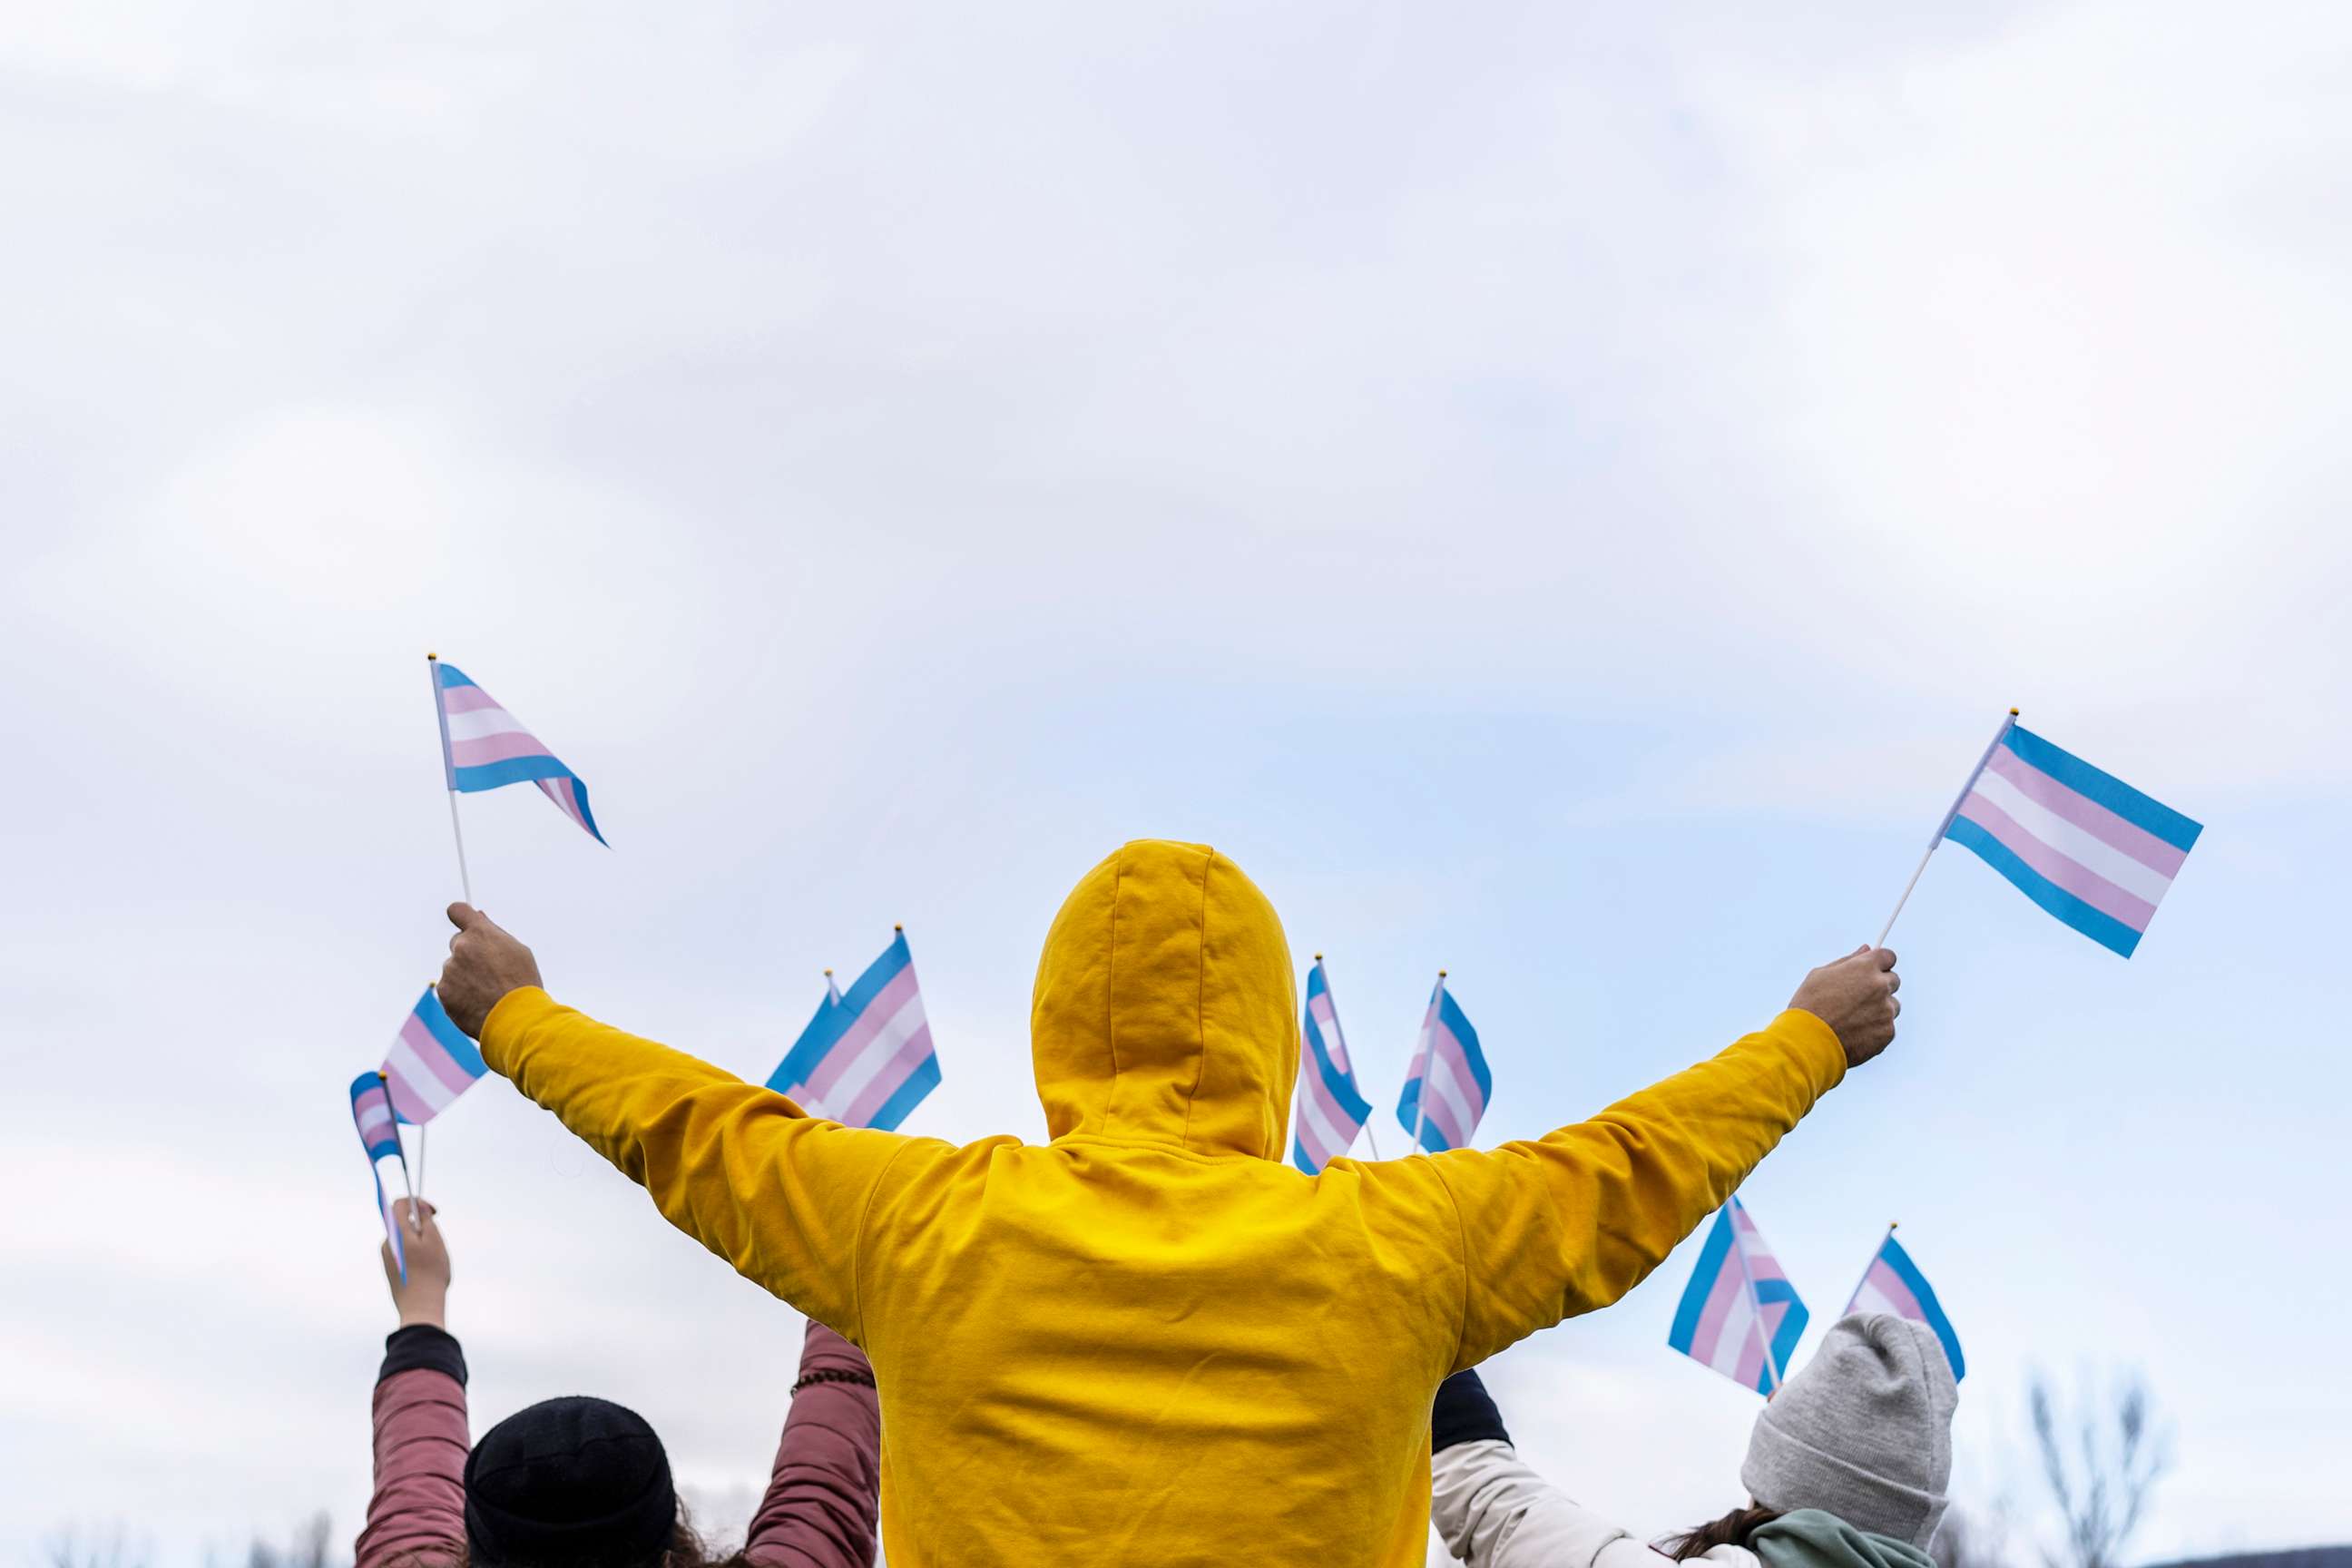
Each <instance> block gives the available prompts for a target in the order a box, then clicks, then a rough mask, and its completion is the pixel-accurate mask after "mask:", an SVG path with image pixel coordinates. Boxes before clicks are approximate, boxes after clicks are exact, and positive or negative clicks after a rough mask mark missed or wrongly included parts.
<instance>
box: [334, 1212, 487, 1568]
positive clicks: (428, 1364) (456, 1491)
mask: <svg viewBox="0 0 2352 1568" xmlns="http://www.w3.org/2000/svg"><path fill="white" fill-rule="evenodd" d="M392 1207H393V1223H394V1224H395V1225H398V1226H402V1227H403V1229H404V1231H405V1232H406V1235H405V1236H404V1237H403V1240H404V1242H405V1244H406V1247H407V1255H408V1277H407V1279H402V1278H401V1274H400V1266H399V1264H398V1263H396V1262H395V1261H394V1258H393V1256H392V1244H391V1243H390V1242H388V1241H386V1242H379V1243H378V1244H377V1247H378V1250H379V1251H380V1252H381V1253H382V1254H383V1279H384V1283H385V1284H386V1285H388V1286H390V1287H391V1289H392V1303H393V1306H394V1309H395V1310H397V1311H398V1312H399V1314H400V1327H399V1328H398V1329H396V1330H394V1331H393V1334H392V1336H391V1337H390V1338H389V1339H387V1340H385V1341H384V1342H383V1370H382V1371H380V1372H379V1373H377V1374H376V1381H375V1491H374V1494H373V1496H371V1497H370V1498H369V1499H368V1510H367V1524H366V1526H365V1527H364V1528H363V1529H362V1530H361V1531H360V1536H359V1540H358V1541H357V1542H354V1543H353V1544H352V1557H353V1568H387V1565H390V1564H419V1565H422V1568H437V1565H439V1564H444V1563H461V1562H463V1561H464V1560H465V1556H466V1480H465V1478H466V1450H467V1447H469V1446H470V1445H469V1439H468V1438H467V1434H466V1356H465V1352H463V1351H461V1350H459V1349H458V1347H457V1341H456V1340H455V1339H452V1338H451V1337H450V1335H449V1331H448V1328H447V1325H446V1314H447V1310H448V1299H449V1249H448V1248H447V1247H446V1246H444V1245H443V1243H442V1240H441V1226H440V1225H439V1223H438V1222H437V1221H436V1219H435V1218H434V1213H433V1205H431V1204H425V1205H422V1212H421V1213H418V1214H413V1213H412V1208H411V1205H410V1202H409V1200H408V1199H406V1198H402V1199H399V1200H397V1201H396V1202H395V1203H394V1205H392Z"/></svg>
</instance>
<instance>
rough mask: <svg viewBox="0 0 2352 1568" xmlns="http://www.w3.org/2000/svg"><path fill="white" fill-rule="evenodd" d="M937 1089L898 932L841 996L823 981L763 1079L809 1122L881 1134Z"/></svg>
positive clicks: (911, 970)
mask: <svg viewBox="0 0 2352 1568" xmlns="http://www.w3.org/2000/svg"><path fill="white" fill-rule="evenodd" d="M939 1084H940V1058H939V1053H938V1052H937V1051H935V1050H934V1049H932V1048H931V1026H930V1023H929V1020H928V1019H926V1018H925V1017H924V1016H923V994H922V991H921V990H920V988H919V987H918V986H917V984H916V983H915V959H914V954H913V953H912V952H910V951H909V950H908V946H907V933H906V932H905V931H900V932H899V933H898V935H897V936H896V937H894V938H892V939H891V942H890V945H889V946H888V947H887V948H885V949H884V950H883V952H882V956H881V957H879V958H877V959H876V960H875V961H874V962H873V963H871V964H869V965H867V966H866V973H863V974H861V975H859V976H858V977H857V982H856V984H854V985H852V986H850V988H849V989H848V991H847V992H845V993H842V994H835V991H834V988H833V981H832V977H831V976H830V975H828V976H827V977H826V980H825V999H824V1001H823V1002H821V1003H819V1004H818V1005H817V1010H816V1016H814V1017H813V1018H811V1019H810V1020H809V1022H808V1027H806V1028H805V1029H803V1030H802V1031H801V1037H800V1038H799V1039H798V1040H795V1041H794V1042H793V1048H792V1049H791V1050H790V1051H787V1052H786V1053H785V1054H784V1059H783V1060H782V1062H781V1063H779V1064H778V1065H777V1067H776V1070H775V1071H774V1072H772V1073H770V1074H769V1075H768V1087H769V1088H770V1089H774V1090H776V1091H777V1092H778V1093H780V1094H783V1095H786V1096H788V1097H790V1098H791V1099H792V1100H794V1101H796V1102H797V1103H798V1104H799V1105H800V1108H801V1109H802V1110H805V1111H807V1112H808V1113H809V1114H810V1115H812V1116H821V1117H823V1118H824V1119H825V1120H826V1121H838V1122H840V1123H841V1124H842V1125H843V1126H845V1127H878V1128H880V1129H882V1130H883V1131H894V1130H896V1129H897V1127H898V1123H899V1122H901V1121H905V1120H906V1119H907V1113H908V1111H910V1110H914V1109H915V1107H916V1106H918V1105H919V1104H921V1103H922V1100H923V1097H924V1096H925V1095H927V1094H929V1093H930V1092H931V1090H933V1089H937V1088H938V1087H939Z"/></svg>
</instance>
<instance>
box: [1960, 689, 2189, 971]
mask: <svg viewBox="0 0 2352 1568" xmlns="http://www.w3.org/2000/svg"><path fill="white" fill-rule="evenodd" d="M2203 831H2204V828H2203V827H2201V826H2199V825H2198V824H2197V823H2194V822H2191V821H2189V818H2187V817H2185V816H2181V815H2180V814H2179V812H2177V811H2175V810H2173V809H2172V808H2171V807H2170V806H2168V805H2162V804H2161V803H2159V802H2158V801H2155V800H2151V799H2149V798H2148V797H2147V795H2142V794H2140V792H2139V791H2137V790H2136V789H2134V788H2132V787H2131V785H2129V784H2126V783H2124V782H2123V781H2122V780H2121V779H2119V778H2116V776H2115V775H2114V774H2112V773H2101V772H2100V771H2099V770H2098V769H2097V768H2095V767H2093V766H2092V765H2091V764H2090V763H2086V762H2084V760H2083V759H2082V758H2080V757H2078V756H2075V755H2074V753H2072V752H2064V751H2061V750H2060V749H2059V748H2057V747H2056V746H2053V745H2052V744H2051V743H2050V742H2047V741H2045V740H2043V739H2042V737H2041V736H2039V735H2037V734H2035V733H2033V732H2032V731H2030V730H2023V729H2020V728H2019V727H2018V724H2017V721H2016V719H2015V717H2014V715H2012V716H2011V720H2010V722H2009V725H2008V727H2007V728H2006V729H2004V730H2003V731H2001V734H2000V739H1998V740H1997V741H1995V742H1993V745H1992V749H1991V750H1990V751H1989V752H1986V753H1985V760H1984V762H1983V763H1981V764H1980V765H1979V767H1978V769H1977V776H1976V778H1975V779H1974V780H1973V781H1972V782H1971V783H1970V784H1969V789H1968V792H1967V793H1966V794H1965V795H1962V796H1961V797H1960V803H1959V805H1958V806H1957V807H1955V808H1954V810H1953V813H1952V816H1951V820H1950V821H1949V822H1948V823H1946V824H1945V826H1944V833H1943V837H1946V838H1948V839H1950V840H1951V841H1952V842H1953V843H1955V844H1960V845H1965V846H1967V847H1969V849H1972V850H1974V851H1975V852H1976V853H1977V854H1978V855H1979V856H1980V857H1982V858H1984V860H1985V862H1986V863H1987V864H1988V865H1990V866H1991V867H1992V868H1993V869H1994V870H1996V871H1998V872H2000V874H2001V875H2002V876H2004V877H2006V878H2008V879H2010V881H2011V883H2012V884H2013V885H2015V887H2016V888H2017V889H2018V891H2020V892H2021V893H2023V894H2024V895H2025V896H2026V897H2027V898H2029V899H2032V900H2033V901H2034V902H2035V903H2037V904H2040V905H2041V906H2042V908H2043V909H2045V910H2049V911H2050V912H2051V913H2052V914H2053V915H2056V916H2057V917H2058V918H2059V919H2060V920H2062V921H2065V922H2066V923H2067V924H2068V925H2070V926H2073V927H2074V929H2075V930H2076V931H2081V932H2082V933H2083V934H2084V936H2087V937H2089V938H2090V939H2091V940H2092V941H2093V942H2098V943H2100V944H2101V945H2102V946H2105V947H2108V948H2112V949H2113V950H2115V951H2116V952H2119V953H2122V954H2123V955H2124V956H2125V957H2126V958H2129V957H2130V956H2131V955H2132V950H2133V949H2134V948H2136V947H2137V946H2138V945H2139V939H2140V937H2141V935H2142V934H2143V933H2144V932H2146V931H2147V922H2148V921H2150V920H2152V919H2154V918H2155V915H2156V906H2157V904H2158V901H2159V900H2162V899H2163V897H2164V895H2165V892H2166V890H2167V889H2169V888H2170V887H2171V886H2172V879H2173V878H2174V877H2176V876H2178V875H2179V871H2180V863H2181V862H2182V861H2183V860H2185V859H2187V858H2188V856H2189V848H2190V847H2192V846H2193V845H2195V844H2196V842H2197V836H2198V835H2199V834H2200V833H2202V832H2203Z"/></svg>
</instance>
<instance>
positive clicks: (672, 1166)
mask: <svg viewBox="0 0 2352 1568" xmlns="http://www.w3.org/2000/svg"><path fill="white" fill-rule="evenodd" d="M481 1043H482V1059H483V1060H485V1061H487V1062H488V1063H489V1065H490V1067H491V1068H493V1069H495V1070H496V1071H498V1072H499V1073H501V1074H503V1075H505V1076H506V1077H508V1078H509V1079H513V1080H514V1085H515V1087H516V1088H517V1089H520V1090H522V1092H523V1094H524V1095H525V1096H527V1097H528V1098H530V1100H536V1101H537V1102H538V1103H539V1104H541V1105H542V1106H544V1107H546V1108H547V1109H548V1110H551V1111H553V1112H555V1114H556V1115H557V1117H559V1118H560V1119H561V1120H562V1122H563V1124H564V1125H565V1126H566V1127H569V1128H570V1129H571V1130H572V1131H573V1132H575V1133H578V1134H579V1135H580V1137H581V1138H583V1139H584V1140H585V1141H586V1142H587V1143H588V1144H589V1146H590V1147H592V1148H593V1149H594V1150H595V1151H596V1152H598V1153H600V1154H602V1155H604V1158H605V1159H607V1160H610V1161H611V1162H612V1163H614V1165H615V1166H616V1167H618V1168H619V1169H620V1171H621V1173H623V1174H624V1175H626V1176H627V1177H628V1178H629V1179H630V1180H632V1181H634V1182H636V1183H638V1184H641V1185H643V1186H644V1188H645V1189H646V1192H647V1193H648V1194H651V1195H652V1197H653V1200H654V1204H655V1205H656V1207H658V1208H659V1209H660V1210H661V1212H662V1214H663V1215H664V1217H666V1218H667V1219H668V1221H669V1222H670V1223H671V1224H672V1225H674V1226H677V1227H678V1229H680V1230H682V1231H684V1232H686V1234H687V1235H688V1236H690V1237H694V1238H695V1239H696V1240H697V1241H698V1242H700V1243H702V1245H703V1246H705V1247H709V1249H710V1250H711V1251H713V1252H715V1253H717V1254H718V1255H719V1257H721V1258H725V1259H727V1261H728V1262H730V1264H732V1265H734V1267H735V1270H736V1272H737V1273H739V1274H741V1275H742V1276H743V1277H744V1278H746V1279H751V1280H752V1281H754V1282H755V1283H757V1284H759V1285H761V1286H763V1287H765V1288H766V1289H769V1290H770V1291H772V1292H773V1293H774V1294H776V1295H778V1296H781V1297H782V1298H783V1299H784V1300H786V1301H788V1302H790V1303H791V1304H792V1305H793V1306H794V1307H797V1308H799V1309H800V1310H802V1311H803V1312H804V1313H806V1314H807V1315H808V1316H810V1317H812V1318H814V1319H816V1320H818V1321H821V1322H826V1323H832V1324H835V1325H837V1326H838V1327H840V1328H841V1329H842V1330H843V1331H845V1332H847V1333H849V1334H851V1335H852V1336H853V1337H856V1338H863V1337H864V1326H863V1324H862V1322H861V1321H860V1319H859V1313H858V1300H857V1283H856V1281H857V1267H858V1263H859V1258H858V1237H859V1233H860V1228H861V1224H862V1221H863V1217H864V1215H865V1213H866V1201H867V1199H868V1198H869V1197H870V1196H871V1195H872V1194H873V1191H874V1187H875V1184H876V1183H877V1181H879V1180H880V1178H881V1175H882V1172H883V1171H884V1169H885V1168H886V1167H887V1165H888V1164H889V1163H890V1161H891V1159H892V1157H893V1156H894V1155H896V1154H897V1153H898V1152H900V1151H901V1150H903V1149H905V1148H907V1147H908V1146H909V1144H910V1143H912V1142H914V1140H911V1139H908V1138H903V1137H901V1136H899V1135H898V1133H895V1132H877V1131H869V1130H866V1129H860V1128H848V1127H843V1126H841V1125H839V1124H838V1123H836V1122H832V1121H820V1120H818V1119H816V1118H814V1117H811V1116H808V1115H806V1114H805V1113H803V1111H802V1110H801V1109H800V1107H799V1106H797V1105H795V1104H793V1102H792V1101H791V1100H787V1099H785V1098H784V1097H783V1096H782V1095H781V1094H778V1093H776V1092H774V1091H773V1090H772V1089H763V1088H761V1087H760V1086H759V1085H757V1084H749V1083H745V1082H744V1081H743V1080H742V1079H739V1078H737V1077H735V1076H734V1075H733V1074H732V1073H729V1072H725V1071H722V1070H721V1069H719V1068H715V1067H712V1066H711V1065H710V1064H709V1063H708V1062H703V1061H698V1060H696V1059H695V1058H692V1057H690V1056H688V1055H687V1054H686V1053H684V1052H683V1051H674V1050H672V1049H670V1048H669V1047H667V1046H661V1045H656V1044H655V1043H654V1042H653V1041H651V1040H643V1039H639V1038H638V1037H636V1036H635V1035H631V1034H626V1033H624V1032H623V1031H621V1030H619V1029H615V1028H613V1027H611V1026H607V1025H604V1024H600V1023H598V1022H596V1021H595V1020H594V1019H593V1018H590V1017H588V1016H585V1015H584V1014H581V1013H577V1012H574V1011H573V1010H572V1009H571V1008H569V1007H565V1006H562V1005H559V1004H558V1003H556V1002H555V1000H554V999H553V998H551V997H550V996H549V995H548V994H547V993H546V992H544V991H541V990H539V989H537V988H536V987H526V988H524V989H522V990H520V991H513V992H509V993H508V994H507V995H506V996H504V997H503V998H501V999H500V1000H499V1005H497V1006H495V1007H493V1008H491V1009H490V1016H489V1018H488V1021H487V1022H485V1023H484V1025H483V1026H482V1042H481Z"/></svg>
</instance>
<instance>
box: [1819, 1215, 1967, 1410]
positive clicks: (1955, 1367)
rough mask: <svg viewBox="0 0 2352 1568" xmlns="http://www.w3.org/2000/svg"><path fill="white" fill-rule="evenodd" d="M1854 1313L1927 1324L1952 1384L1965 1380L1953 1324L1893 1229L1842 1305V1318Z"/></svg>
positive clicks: (1965, 1369)
mask: <svg viewBox="0 0 2352 1568" xmlns="http://www.w3.org/2000/svg"><path fill="white" fill-rule="evenodd" d="M1856 1312H1893V1313H1895V1315H1896V1316H1897V1317H1904V1318H1908V1319H1910V1320H1911V1321H1913V1322H1915V1323H1925V1324H1927V1327H1928V1328H1929V1329H1931V1330H1933V1331H1935V1335H1936V1338H1937V1339H1938V1340H1939V1341H1941V1342H1943V1346H1944V1359H1946V1360H1947V1361H1948V1362H1950V1363H1952V1381H1953V1382H1954V1383H1958V1382H1959V1381H1960V1379H1962V1378H1964V1377H1966V1376H1968V1374H1969V1362H1968V1358H1967V1357H1966V1356H1964V1355H1962V1354H1961V1353H1960V1336H1959V1335H1958V1334H1957V1333H1955V1332H1954V1331H1953V1330H1952V1320H1951V1319H1949V1318H1948V1317H1946V1316H1945V1315H1944V1304H1943V1303H1942V1302H1941V1301H1938V1300H1936V1291H1935V1289H1934V1287H1932V1286H1930V1285H1929V1284H1928V1283H1927V1276H1926V1275H1925V1274H1922V1273H1920V1272H1919V1266H1918V1265H1917V1264H1916V1263H1914V1262H1912V1261H1911V1255H1910V1254H1909V1253H1908V1252H1906V1251H1904V1250H1903V1244H1902V1243H1901V1242H1899V1241H1897V1240H1895V1227H1894V1226H1887V1227H1886V1239H1885V1241H1883V1242H1881V1243H1879V1246H1878V1254H1877V1256H1876V1257H1874V1258H1872V1259H1871V1260H1870V1268H1868V1269H1866V1270H1865V1271H1864V1274H1863V1276H1862V1283H1861V1284H1859V1285H1857V1286H1855V1287H1854V1288H1853V1300H1851V1301H1848V1302H1847V1303H1846V1304H1845V1314H1844V1315H1845V1316H1848V1317H1852V1316H1853V1314H1854V1313H1856Z"/></svg>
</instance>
